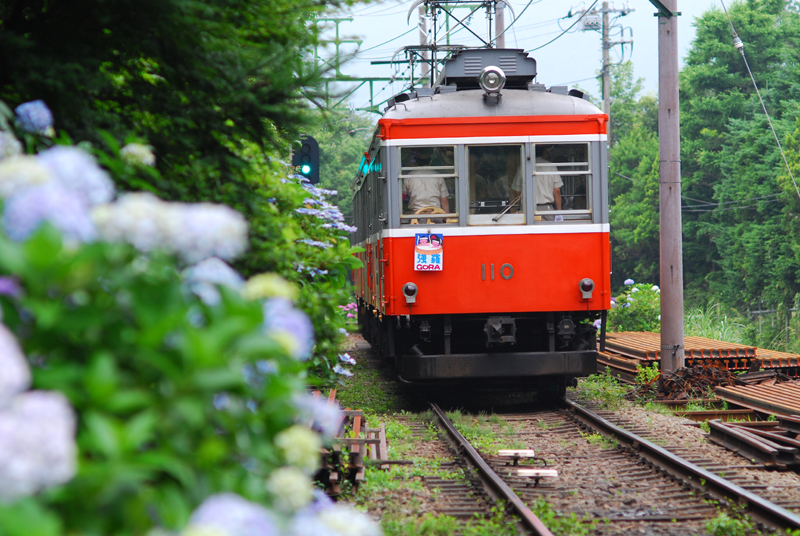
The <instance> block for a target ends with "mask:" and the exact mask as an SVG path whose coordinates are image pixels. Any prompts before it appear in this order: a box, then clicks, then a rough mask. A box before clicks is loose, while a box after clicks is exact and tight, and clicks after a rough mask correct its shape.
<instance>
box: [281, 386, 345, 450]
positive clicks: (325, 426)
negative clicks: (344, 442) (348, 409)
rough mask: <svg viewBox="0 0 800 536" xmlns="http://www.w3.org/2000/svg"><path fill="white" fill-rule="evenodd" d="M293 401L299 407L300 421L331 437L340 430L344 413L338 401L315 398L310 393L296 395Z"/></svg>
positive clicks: (298, 415) (324, 435)
mask: <svg viewBox="0 0 800 536" xmlns="http://www.w3.org/2000/svg"><path fill="white" fill-rule="evenodd" d="M292 402H293V403H294V406H295V407H296V408H297V420H298V422H300V423H303V424H308V425H309V426H310V428H312V429H313V430H316V431H318V432H319V433H321V434H322V436H323V437H325V438H329V439H330V438H332V437H333V436H335V435H336V433H337V432H338V431H339V426H340V425H341V424H342V420H343V419H344V413H343V412H342V409H341V407H339V403H338V402H336V401H334V402H332V403H331V402H328V400H327V399H322V398H314V397H313V396H311V395H309V394H303V395H296V396H295V397H294V398H293V399H292Z"/></svg>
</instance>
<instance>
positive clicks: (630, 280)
mask: <svg viewBox="0 0 800 536" xmlns="http://www.w3.org/2000/svg"><path fill="white" fill-rule="evenodd" d="M624 283H625V285H627V286H631V285H633V284H634V283H635V281H634V280H633V279H626V280H625V281H624Z"/></svg>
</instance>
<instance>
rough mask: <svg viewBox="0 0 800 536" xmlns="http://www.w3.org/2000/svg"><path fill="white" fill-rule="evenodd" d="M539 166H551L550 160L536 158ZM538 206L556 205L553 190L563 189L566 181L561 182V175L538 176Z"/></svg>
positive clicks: (536, 193)
mask: <svg viewBox="0 0 800 536" xmlns="http://www.w3.org/2000/svg"><path fill="white" fill-rule="evenodd" d="M536 163H537V164H550V163H552V162H550V161H549V160H545V159H544V158H542V157H541V156H537V157H536ZM550 169H552V168H550ZM535 178H536V190H535V195H536V198H535V200H536V204H537V205H545V204H547V203H555V201H556V198H555V195H553V190H555V189H556V188H561V187H562V186H563V185H564V181H562V180H561V175H555V174H550V173H547V174H541V175H536V177H535Z"/></svg>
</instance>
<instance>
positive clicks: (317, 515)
mask: <svg viewBox="0 0 800 536" xmlns="http://www.w3.org/2000/svg"><path fill="white" fill-rule="evenodd" d="M289 533H290V534H291V536H381V534H382V533H381V529H380V527H379V526H378V525H377V523H375V522H374V521H373V520H372V519H370V518H369V516H367V515H366V514H363V513H361V512H359V511H358V510H356V509H355V508H352V507H350V506H345V505H338V504H337V505H335V506H331V507H329V508H322V509H320V510H319V511H318V512H308V513H307V512H305V511H304V512H301V513H300V514H298V515H297V516H295V518H294V519H293V520H292V525H291V529H290V532H289Z"/></svg>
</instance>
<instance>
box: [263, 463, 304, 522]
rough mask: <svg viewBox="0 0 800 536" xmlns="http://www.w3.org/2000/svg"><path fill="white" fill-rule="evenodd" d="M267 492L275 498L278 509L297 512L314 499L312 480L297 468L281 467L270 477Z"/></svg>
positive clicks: (274, 501)
mask: <svg viewBox="0 0 800 536" xmlns="http://www.w3.org/2000/svg"><path fill="white" fill-rule="evenodd" d="M266 486H267V491H268V492H270V494H272V496H273V505H274V506H275V508H276V509H278V510H280V511H282V512H285V513H293V512H297V511H298V510H300V509H301V508H303V507H304V506H306V505H307V504H309V503H310V502H311V501H312V500H313V499H314V486H313V485H312V483H311V479H310V478H309V477H308V476H307V475H306V474H305V473H304V472H303V471H301V470H300V469H298V468H297V467H281V468H280V469H276V470H275V471H273V472H272V474H271V475H269V478H268V479H267V484H266Z"/></svg>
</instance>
